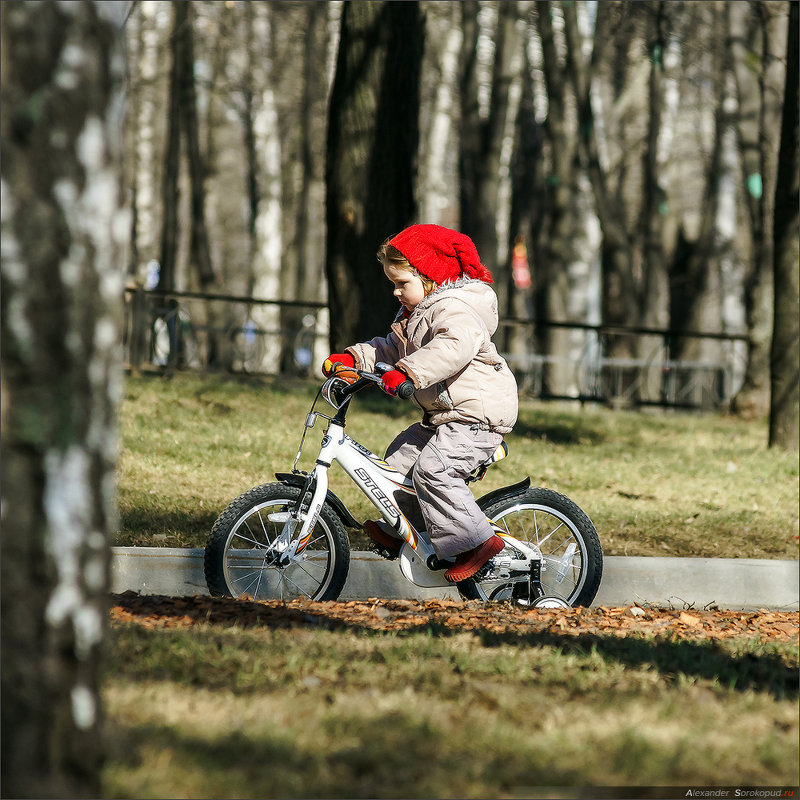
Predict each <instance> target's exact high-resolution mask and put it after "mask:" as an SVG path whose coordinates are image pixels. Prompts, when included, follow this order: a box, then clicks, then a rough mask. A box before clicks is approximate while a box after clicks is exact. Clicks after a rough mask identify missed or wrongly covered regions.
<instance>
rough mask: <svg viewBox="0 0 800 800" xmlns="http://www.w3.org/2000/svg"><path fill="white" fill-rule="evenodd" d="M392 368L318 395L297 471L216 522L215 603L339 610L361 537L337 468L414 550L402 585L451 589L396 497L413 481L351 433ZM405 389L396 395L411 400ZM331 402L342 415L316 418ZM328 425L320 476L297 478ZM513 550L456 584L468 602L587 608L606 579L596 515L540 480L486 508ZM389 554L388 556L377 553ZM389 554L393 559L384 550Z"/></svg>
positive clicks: (485, 502)
mask: <svg viewBox="0 0 800 800" xmlns="http://www.w3.org/2000/svg"><path fill="white" fill-rule="evenodd" d="M389 369H391V367H390V366H389V365H387V364H378V365H377V366H376V372H374V373H372V372H367V371H364V370H358V369H352V370H348V372H349V373H350V374H351V375H352V376H354V377H353V379H352V381H348V380H345V379H343V378H342V377H341V375H333V376H332V377H330V378H328V379H327V380H326V381H325V383H324V384H323V385H322V386H321V387H320V390H319V391H318V393H317V395H316V397H315V398H314V401H313V402H312V405H311V409H310V411H309V413H308V415H307V416H306V419H305V422H304V430H303V434H302V437H301V440H300V446H299V448H298V451H297V455H296V457H295V461H294V465H293V467H292V471H291V472H288V473H276V475H275V477H276V478H277V481H278V482H277V483H268V484H262V485H260V486H256V487H255V488H253V489H250V490H249V491H247V492H245V493H244V494H242V495H240V496H239V497H237V498H236V499H235V500H233V501H232V502H231V503H230V504H229V505H228V506H227V508H226V509H225V510H224V511H223V512H222V513H221V514H220V515H219V517H218V518H217V520H216V522H215V524H214V526H213V528H212V531H211V533H210V535H209V537H208V541H207V544H206V548H205V557H204V571H205V578H206V583H207V586H208V589H209V592H210V593H211V594H212V595H213V596H228V597H239V598H249V599H256V600H261V599H276V598H277V599H282V600H292V599H297V598H308V599H311V600H335V599H336V598H337V597H339V594H340V593H341V591H342V589H343V587H344V585H345V581H346V580H347V575H348V570H349V563H350V550H349V541H348V537H347V533H346V530H345V528H347V527H349V528H354V529H360V528H362V527H363V526H362V524H361V523H359V522H358V521H357V520H356V519H355V518H354V517H353V516H352V515H351V513H350V512H349V510H348V509H347V508H346V506H345V504H344V503H343V502H342V501H341V500H340V499H339V498H338V497H337V496H336V495H335V494H334V493H333V492H332V491H331V490H330V489H329V487H328V470H329V468H330V467H331V466H332V465H333V463H334V462H337V463H338V464H339V465H340V466H341V467H342V469H343V470H344V472H345V473H346V474H347V475H348V476H349V477H350V478H351V479H352V480H353V481H354V482H355V484H356V485H357V486H358V487H359V489H360V490H361V491H362V492H363V493H364V494H365V495H366V497H367V498H368V499H369V500H370V501H371V503H372V504H373V505H374V506H375V507H376V508H377V509H378V511H379V512H380V513H381V515H382V517H383V520H384V521H385V522H387V523H388V524H389V525H390V526H391V528H392V529H393V530H394V532H395V533H396V534H397V535H398V536H399V537H400V539H401V540H402V541H403V542H404V544H403V545H402V548H401V550H400V553H399V556H397V560H398V561H399V566H400V570H401V572H402V574H403V576H404V577H405V578H406V579H407V580H408V581H410V582H411V583H413V584H415V585H417V586H420V587H425V588H441V587H445V586H453V585H454V584H452V583H451V582H449V581H448V580H447V579H446V578H445V577H444V572H445V570H446V569H447V568H448V567H449V566H451V565H452V563H453V562H452V560H447V559H443V560H440V559H438V558H437V557H436V553H435V552H434V550H433V547H432V546H431V543H430V539H429V538H428V536H427V534H426V532H425V531H424V530H416V529H415V528H414V527H413V525H411V524H410V523H409V521H408V520H407V519H406V517H405V516H404V514H403V513H402V511H401V509H400V507H399V506H398V503H397V500H396V496H398V495H400V494H408V495H415V494H416V493H415V490H414V487H413V485H412V482H411V480H410V479H409V478H407V477H405V476H403V475H402V474H401V473H399V472H398V471H397V470H395V469H394V468H393V467H391V466H390V465H389V464H387V463H386V462H385V461H384V460H383V459H381V458H379V457H378V456H377V455H375V454H374V453H372V452H371V451H370V450H369V449H367V448H366V447H364V446H363V445H361V444H359V442H357V441H355V440H354V439H352V438H351V437H350V436H348V435H347V434H346V433H345V423H346V416H347V411H348V409H349V407H350V403H351V400H352V398H353V396H354V395H355V394H356V393H358V392H360V391H361V390H363V389H365V388H366V387H368V386H375V385H378V384H380V380H381V375H382V374H383V373H384V372H385V371H387V370H389ZM413 391H414V386H413V384H412V383H411V382H410V381H406V382H405V383H403V384H401V385H400V387H399V388H398V391H397V395H398V396H399V397H401V398H403V399H407V398H408V397H410V396H411V394H413ZM320 397H322V398H323V399H324V400H325V401H327V403H328V404H329V405H330V406H331V407H332V408H333V409H334V410H335V413H334V414H333V416H329V415H327V414H324V413H322V412H321V411H319V410H316V406H317V403H318V401H319V399H320ZM320 417H322V418H323V419H325V420H327V421H328V426H327V428H326V429H325V433H324V435H323V437H322V441H321V445H320V451H319V455H318V456H317V459H316V464H315V466H314V468H313V469H312V471H311V472H310V473H307V472H303V471H300V470H298V469H297V464H298V462H299V460H300V455H301V453H302V450H303V444H304V442H305V437H306V434H307V433H308V431H309V430H310V429H311V428H313V427H314V424H315V423H316V421H317V419H318V418H320ZM507 453H508V446H507V444H506V443H505V442H503V443H502V444H501V445H500V446H499V447H498V449H497V450H496V451H495V453H494V454H493V456H492V457H491V458H490V459H488V460H487V461H486V462H485V463H484V464H482V465H481V466H480V467H478V468H477V469H476V470H475V471H474V472H473V473H472V474H471V475H470V476H469V478H468V482H472V481H477V480H480V479H482V478H483V476H484V474H485V472H486V470H487V469H488V468H489V466H490V465H491V464H493V463H495V462H496V461H499V460H501V459H502V458H504V457H505V456H506V455H507ZM477 502H478V505H479V506H480V508H481V509H482V510H483V511H484V513H485V514H486V516H487V518H488V519H489V520H490V521H491V523H492V525H493V528H494V530H495V532H496V533H497V535H498V536H500V537H502V538H503V539H504V540H505V544H506V546H505V548H504V549H503V550H502V551H501V552H500V553H499V554H498V555H497V556H495V557H494V558H492V559H491V560H490V561H489V562H488V564H487V565H486V566H485V567H483V568H482V569H481V570H480V571H479V572H478V573H476V574H475V575H474V576H472V577H471V578H469V579H467V580H464V581H461V582H459V583H457V584H455V585H456V586H457V588H458V591H459V593H460V594H461V596H462V597H464V598H465V599H471V600H482V601H491V602H498V601H510V602H513V603H516V604H519V605H521V606H530V607H542V606H545V607H551V608H559V607H560V608H566V607H569V606H577V605H589V604H590V603H591V602H592V600H593V599H594V597H595V595H596V594H597V590H598V588H599V586H600V580H601V577H602V571H603V553H602V548H601V545H600V540H599V538H598V535H597V531H596V530H595V527H594V525H593V524H592V522H591V520H590V519H589V517H588V516H587V515H586V514H585V513H584V512H583V511H582V510H581V509H580V508H579V507H578V506H577V505H576V504H575V503H574V502H572V500H570V499H569V498H567V497H565V496H564V495H562V494H559V493H558V492H555V491H552V490H551V489H545V488H532V487H531V485H530V478H525V479H524V480H522V481H520V482H518V483H515V484H513V485H511V486H505V487H503V488H500V489H495V490H494V491H491V492H489V493H488V494H485V495H483V496H482V497H480V498H479V499H478V501H477ZM379 552H380V551H379ZM382 554H383V555H384V556H386V557H389V555H390V554H388V553H387V552H386V551H383V552H382Z"/></svg>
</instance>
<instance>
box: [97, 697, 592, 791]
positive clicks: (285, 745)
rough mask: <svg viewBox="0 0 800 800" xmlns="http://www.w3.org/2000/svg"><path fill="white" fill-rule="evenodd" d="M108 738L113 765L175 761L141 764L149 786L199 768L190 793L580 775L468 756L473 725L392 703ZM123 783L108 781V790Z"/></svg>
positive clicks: (442, 785) (527, 761) (562, 768)
mask: <svg viewBox="0 0 800 800" xmlns="http://www.w3.org/2000/svg"><path fill="white" fill-rule="evenodd" d="M109 738H110V748H109V749H110V753H109V761H110V763H111V764H113V766H114V771H115V772H116V773H118V774H119V772H120V769H122V770H123V771H124V770H125V769H137V768H141V767H142V765H143V764H147V763H148V758H150V756H149V755H148V753H151V752H153V751H155V752H158V753H162V754H165V755H167V759H168V763H169V764H170V765H172V767H173V768H174V767H176V766H177V767H179V768H180V769H179V770H178V771H177V772H176V771H174V769H173V771H172V772H171V774H169V775H163V776H162V775H159V774H158V771H157V769H155V770H151V771H149V772H148V783H149V785H148V786H146V787H145V788H146V789H148V790H151V791H156V790H157V789H158V788H159V787H158V784H159V783H162V782H163V783H167V784H169V785H170V786H175V782H176V781H178V782H180V780H181V774H182V773H183V774H191V775H197V774H201V775H202V776H203V779H202V780H203V789H202V790H201V792H202V793H201V794H199V795H192V796H209V797H263V798H266V797H330V798H334V797H350V798H358V797H364V798H378V797H380V798H391V797H399V798H402V797H437V796H438V797H450V796H453V790H452V786H453V773H454V771H455V772H456V773H459V774H460V775H459V780H458V786H459V788H461V790H462V791H459V792H457V794H456V796H464V795H462V792H463V787H464V786H465V785H470V784H471V785H473V786H475V787H476V788H475V789H474V790H473V791H472V792H469V793H468V794H466V795H465V796H476V797H484V796H491V795H490V794H488V793H487V791H488V790H491V789H495V790H498V789H502V790H508V789H512V788H513V787H514V786H515V785H521V784H525V785H528V786H535V785H540V784H544V785H547V784H550V783H552V781H553V780H554V779H556V780H557V781H558V783H559V784H561V785H570V784H580V783H581V782H583V781H585V778H584V776H582V775H581V772H580V767H576V765H575V764H574V763H570V764H566V763H565V764H563V765H558V764H554V763H553V761H552V759H551V758H548V757H547V756H546V755H545V754H539V753H536V752H535V751H534V752H531V751H530V749H521V750H520V749H516V748H514V749H509V748H508V746H505V747H503V746H502V745H498V744H497V743H496V742H493V743H492V745H493V747H492V749H489V747H488V743H487V748H486V751H485V757H484V758H482V759H479V760H476V759H475V757H474V747H473V746H472V743H471V740H472V739H473V738H475V734H471V735H467V734H466V733H463V734H462V735H460V736H456V735H454V734H453V732H452V731H451V730H448V728H447V724H446V720H445V721H444V724H443V725H438V724H436V723H435V722H432V721H431V720H429V719H425V718H419V717H418V716H415V715H414V714H412V713H410V712H403V711H400V712H398V711H396V710H395V711H392V712H385V713H379V714H377V715H375V716H374V717H372V718H367V719H365V718H364V715H363V714H361V713H359V711H358V709H353V710H352V711H351V713H344V714H342V713H341V712H339V713H337V714H336V716H335V717H333V716H332V715H327V717H326V718H323V721H322V723H321V725H320V727H319V730H318V731H317V733H316V735H314V734H313V732H309V731H302V730H301V729H294V730H293V729H291V728H289V729H287V728H285V727H284V728H277V727H276V728H273V729H270V728H269V726H268V724H266V723H265V724H264V725H257V726H256V727H253V726H252V725H250V726H249V728H248V730H247V731H243V730H233V731H229V732H219V733H217V734H215V735H213V736H208V735H196V734H192V733H189V732H187V731H186V730H185V729H184V730H181V729H180V728H179V727H178V726H170V725H166V724H154V723H149V724H145V725H141V726H138V725H137V726H135V727H134V726H122V725H116V726H114V727H113V729H112V730H111V731H110V737H109ZM434 754H435V755H434ZM154 766H155V765H154ZM137 782H138V781H137ZM124 788H125V787H123V786H118V787H114V786H106V790H110V791H112V792H114V791H115V790H116V792H122V791H124ZM206 792H207V793H208V794H206ZM116 796H122V794H116ZM183 796H189V795H183Z"/></svg>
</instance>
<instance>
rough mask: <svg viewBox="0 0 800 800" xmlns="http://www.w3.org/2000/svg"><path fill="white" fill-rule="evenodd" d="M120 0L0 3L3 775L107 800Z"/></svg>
mask: <svg viewBox="0 0 800 800" xmlns="http://www.w3.org/2000/svg"><path fill="white" fill-rule="evenodd" d="M125 11H126V5H125V4H122V3H119V4H115V3H43V4H34V3H25V2H6V3H3V5H2V11H1V12H0V13H1V14H2V18H1V22H0V29H1V35H2V48H0V52H2V101H3V114H2V119H1V120H0V138H1V140H2V151H3V160H2V173H1V175H2V262H3V270H2V277H1V283H2V318H1V319H2V321H1V322H0V325H1V326H2V415H3V419H2V447H3V481H2V528H3V536H2V567H1V570H2V630H3V648H2V783H3V794H4V796H6V797H56V798H58V797H101V796H103V795H102V793H101V785H100V769H101V764H102V758H103V741H102V737H101V729H100V725H101V717H102V715H101V705H100V695H99V691H98V690H99V682H100V675H99V665H100V660H99V659H100V654H101V647H102V644H103V637H104V632H105V626H106V611H107V602H108V600H107V592H108V584H109V548H108V541H107V535H108V533H109V532H110V531H113V530H114V529H115V527H116V506H115V493H114V465H115V460H116V423H115V418H116V414H115V406H116V403H117V401H118V400H119V397H120V395H121V391H122V370H121V359H120V348H119V340H120V333H119V330H120V315H121V297H122V277H123V274H124V267H123V265H122V264H121V263H120V258H121V256H122V251H123V248H122V242H121V241H120V239H121V238H122V237H124V236H125V235H126V233H127V226H128V224H129V223H128V221H127V220H126V219H125V218H124V217H123V216H122V215H121V214H120V211H119V204H120V197H119V194H120V192H119V183H120V180H119V178H120V174H121V167H120V160H119V159H120V149H121V125H122V115H121V86H122V73H123V69H122V59H121V52H120V50H119V49H118V46H117V43H118V35H120V34H121V26H122V21H123V18H124V14H125Z"/></svg>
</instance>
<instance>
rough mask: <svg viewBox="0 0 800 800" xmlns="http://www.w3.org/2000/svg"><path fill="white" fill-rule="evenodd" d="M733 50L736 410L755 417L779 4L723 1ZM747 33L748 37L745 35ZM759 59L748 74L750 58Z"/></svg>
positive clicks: (760, 392)
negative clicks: (740, 266) (747, 253)
mask: <svg viewBox="0 0 800 800" xmlns="http://www.w3.org/2000/svg"><path fill="white" fill-rule="evenodd" d="M728 10H729V21H730V36H731V52H732V54H733V68H734V75H735V77H736V85H737V88H738V91H739V104H740V109H739V119H738V130H739V138H740V147H741V150H742V165H743V170H744V183H745V190H746V198H747V203H748V209H749V211H750V221H751V230H752V242H753V246H752V257H751V262H750V264H749V268H748V270H747V274H746V277H745V314H746V318H747V329H748V334H749V337H750V340H749V347H748V357H747V367H746V370H745V376H744V383H743V386H742V388H741V389H740V391H739V393H738V394H737V396H736V397H735V398H734V401H733V403H732V408H733V410H734V411H735V412H736V413H740V414H745V415H748V416H750V415H754V416H761V415H763V414H766V413H767V410H768V407H769V352H770V337H771V333H772V326H773V321H772V313H773V305H774V302H773V292H774V288H773V254H772V247H773V236H772V218H773V214H774V209H773V202H774V198H775V167H776V162H777V153H778V146H779V133H778V131H779V130H780V101H779V98H781V97H782V91H783V88H784V86H783V84H784V75H785V67H783V61H784V55H785V43H786V12H787V6H786V3H783V2H779V3H776V2H753V3H729V4H728ZM751 35H752V38H750V37H751ZM748 40H749V41H748ZM754 59H755V60H756V63H757V64H758V65H759V70H758V81H757V82H756V81H754V80H753V75H752V63H753V60H754Z"/></svg>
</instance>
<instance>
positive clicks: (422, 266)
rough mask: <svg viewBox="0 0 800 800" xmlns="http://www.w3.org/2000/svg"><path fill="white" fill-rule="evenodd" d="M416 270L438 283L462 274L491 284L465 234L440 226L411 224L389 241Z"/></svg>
mask: <svg viewBox="0 0 800 800" xmlns="http://www.w3.org/2000/svg"><path fill="white" fill-rule="evenodd" d="M389 244H390V245H392V247H394V248H396V249H397V250H399V251H400V252H401V253H402V254H403V255H404V256H405V257H406V258H407V259H408V262H409V264H411V266H412V267H414V268H415V269H416V270H417V272H419V273H420V274H422V275H424V276H425V277H426V278H430V280H432V281H434V282H435V283H438V284H440V285H441V284H443V283H447V282H448V281H453V280H457V279H458V278H460V277H461V276H462V275H465V276H467V277H468V278H477V279H478V280H481V281H483V282H484V283H492V275H491V273H490V272H489V270H488V269H486V267H484V266H483V264H481V260H480V257H479V256H478V251H477V250H476V249H475V244H474V243H473V241H472V239H470V238H469V236H465V235H464V234H463V233H459V232H458V231H454V230H450V228H443V227H442V226H441V225H412V226H411V227H410V228H406V229H405V230H404V231H401V232H400V233H398V234H397V236H395V237H393V238H392V239H390V240H389Z"/></svg>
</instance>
